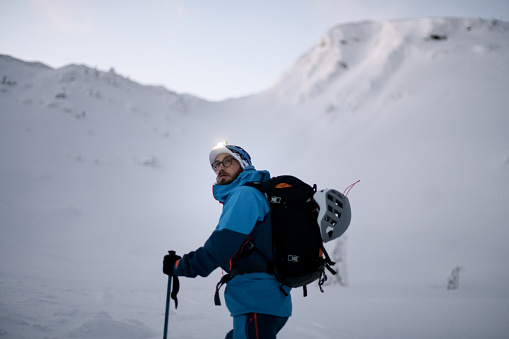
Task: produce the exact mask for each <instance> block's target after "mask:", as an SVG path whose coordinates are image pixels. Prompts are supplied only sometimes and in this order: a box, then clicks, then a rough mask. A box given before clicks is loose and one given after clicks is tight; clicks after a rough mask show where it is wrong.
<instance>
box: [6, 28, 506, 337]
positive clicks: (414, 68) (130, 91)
mask: <svg viewBox="0 0 509 339" xmlns="http://www.w3.org/2000/svg"><path fill="white" fill-rule="evenodd" d="M508 38H509V23H507V22H502V21H497V20H482V19H454V18H424V19H415V20H400V21H387V22H362V23H355V24H348V25H340V26H337V27H334V28H332V29H331V30H330V31H329V32H327V33H326V34H325V35H324V36H323V37H322V39H321V40H320V41H319V42H318V43H317V44H316V46H314V47H313V48H311V49H310V50H309V51H307V52H306V53H304V54H303V55H302V56H301V57H300V58H299V59H298V60H297V61H296V63H295V64H294V65H293V66H292V67H290V68H289V69H288V70H287V71H285V72H283V73H282V75H281V76H280V77H279V78H278V79H277V81H276V82H275V83H274V84H273V86H271V87H270V88H268V89H267V90H266V91H264V92H262V93H259V94H255V95H252V96H249V97H245V98H237V99H231V100H226V101H222V102H207V101H205V100H202V99H200V98H196V97H192V96H189V95H183V94H178V93H175V92H172V91H169V90H167V89H165V88H162V87H152V86H142V85H139V84H137V83H135V82H133V81H130V80H129V79H126V78H125V77H123V76H121V75H119V74H116V73H115V71H114V70H113V69H112V70H110V71H108V72H104V71H100V70H96V69H92V68H90V67H87V66H84V65H70V66H67V67H63V68H60V69H52V68H49V67H47V66H45V65H43V64H41V63H28V62H24V61H20V60H17V59H15V58H13V57H10V56H5V55H3V56H0V254H1V258H2V259H1V260H0V337H2V338H4V337H5V338H20V337H21V338H36V337H41V338H42V337H47V338H53V337H58V338H66V337H72V338H116V337H118V338H151V337H154V338H156V337H160V333H161V332H162V326H163V316H164V302H165V293H166V278H165V276H163V275H162V273H161V260H162V257H163V255H164V254H165V251H167V250H169V249H174V250H176V251H177V252H178V253H186V252H188V251H191V250H194V249H195V248H196V247H198V246H200V245H201V244H203V242H204V241H205V240H206V238H207V237H208V235H209V234H210V232H211V231H212V229H213V228H214V227H215V222H216V220H217V217H218V216H219V214H220V209H221V207H220V205H219V204H217V202H215V201H214V200H213V199H212V196H211V194H210V187H211V185H212V183H213V181H214V174H213V172H212V170H211V169H210V167H209V164H208V160H207V159H208V152H209V150H210V148H211V147H212V146H213V145H214V144H215V142H216V141H217V140H219V139H226V140H228V141H229V142H230V143H233V144H238V145H241V146H242V147H244V148H245V149H247V150H248V151H249V153H250V154H251V156H252V158H253V163H254V165H255V166H256V167H257V168H258V169H268V170H270V171H271V173H272V175H280V174H294V175H297V176H299V177H301V178H302V179H303V180H305V181H307V182H309V183H316V184H317V185H318V187H319V188H325V187H331V188H336V189H339V190H343V189H344V188H346V187H347V186H348V185H350V184H351V183H353V182H355V181H357V180H359V179H360V180H361V182H360V183H359V184H358V185H357V186H355V188H354V189H353V190H352V191H351V193H350V195H349V197H350V199H351V203H352V208H353V219H352V225H351V227H350V229H349V230H348V232H347V233H346V237H347V244H348V247H347V263H348V273H349V282H350V285H349V287H347V288H340V287H335V286H328V288H327V289H326V292H325V294H323V295H322V294H320V293H319V292H318V290H314V289H312V290H311V291H310V296H309V297H307V298H305V299H303V298H302V297H301V295H300V291H298V290H296V291H294V292H293V298H294V317H293V319H292V320H290V322H289V323H288V325H287V326H286V327H285V329H284V330H283V332H282V333H281V335H280V337H282V338H310V337H313V338H336V337H338V336H341V337H347V338H366V337H368V338H371V337H375V336H376V337H380V336H382V337H396V338H399V337H414V338H428V337H444V338H445V337H448V338H450V337H472V338H474V337H486V336H487V337H495V338H496V337H500V338H501V337H503V336H504V335H505V334H506V333H507V330H508V328H507V325H506V321H505V318H506V316H507V314H508V311H509V288H508V287H507V286H509V263H508V261H507V259H506V258H508V257H509V248H508V247H507V246H506V239H507V238H508V237H509V228H508V227H507V223H508V220H509V212H508V209H507V207H506V205H507V204H508V202H509V189H508V188H509V148H508V145H509V133H508V131H509V98H508V96H507V94H506V92H507V88H509V39H508ZM218 81H220V79H218ZM246 81H249V79H246ZM332 246H333V244H332ZM458 265H459V266H461V267H463V271H461V273H460V275H461V282H460V289H459V290H457V291H446V290H445V287H446V278H447V276H448V274H449V273H450V271H451V270H452V269H453V268H454V267H456V266H458ZM220 276H221V272H219V271H217V272H214V273H213V274H212V275H211V276H210V277H208V278H206V279H182V281H181V285H182V290H181V294H180V299H181V301H180V306H179V310H177V311H173V310H172V312H173V313H172V314H171V321H170V334H172V335H173V336H174V337H178V338H206V337H222V336H223V335H224V333H226V332H227V330H228V329H229V327H230V326H231V325H230V319H229V317H228V314H227V311H226V309H225V308H224V307H223V308H217V307H215V306H214V305H213V304H212V294H213V289H214V286H215V283H216V282H217V280H219V278H220ZM197 322H199V324H197ZM366 323H370V324H371V325H370V326H366Z"/></svg>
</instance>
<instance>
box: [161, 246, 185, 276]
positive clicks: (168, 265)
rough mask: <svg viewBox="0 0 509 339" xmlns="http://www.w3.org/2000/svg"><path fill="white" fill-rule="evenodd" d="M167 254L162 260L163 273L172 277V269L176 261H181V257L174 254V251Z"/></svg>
mask: <svg viewBox="0 0 509 339" xmlns="http://www.w3.org/2000/svg"><path fill="white" fill-rule="evenodd" d="M168 253H169V254H167V255H165V256H164V260H163V273H164V274H167V275H170V276H173V267H175V263H176V262H177V260H180V259H182V257H181V256H179V255H177V254H175V251H168Z"/></svg>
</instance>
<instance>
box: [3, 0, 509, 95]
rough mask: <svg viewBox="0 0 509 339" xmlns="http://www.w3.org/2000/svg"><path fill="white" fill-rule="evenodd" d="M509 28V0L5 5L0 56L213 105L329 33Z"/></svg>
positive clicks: (88, 0) (68, 0)
mask: <svg viewBox="0 0 509 339" xmlns="http://www.w3.org/2000/svg"><path fill="white" fill-rule="evenodd" d="M429 16H455V17H482V18H487V19H502V20H506V21H507V20H509V1H508V0H427V1H423V0H364V1H359V0H273V1H266V0H258V1H247V0H244V1H243V0H108V1H103V0H0V22H1V23H2V29H1V30H0V54H8V55H11V56H13V57H16V58H19V59H22V60H26V61H41V62H43V63H45V64H47V65H49V66H51V67H55V68H58V67H62V66H65V65H68V64H71V63H75V64H85V65H87V66H90V67H97V68H98V69H100V70H104V71H108V70H109V69H110V68H111V67H113V68H114V69H115V70H116V72H117V73H119V74H121V75H124V76H128V77H130V78H131V79H132V80H135V81H137V82H140V83H142V84H153V85H163V86H165V87H166V88H168V89H170V90H174V91H176V92H179V93H190V94H193V95H196V96H199V97H201V98H204V99H208V100H222V99H226V98H229V97H239V96H244V95H249V94H255V93H257V92H259V91H262V90H264V89H267V88H268V87H270V85H271V84H272V82H273V81H274V80H275V79H276V78H277V77H278V76H279V75H280V74H281V73H282V72H283V71H285V70H286V69H288V68H289V67H291V66H292V64H293V63H294V62H295V61H296V59H297V58H298V57H299V56H300V55H302V54H303V53H304V52H306V51H307V50H308V49H309V48H310V47H312V46H313V45H314V44H315V43H317V42H318V41H319V39H320V37H321V36H322V35H323V34H325V33H326V32H327V31H328V30H329V29H330V28H331V27H333V26H335V25H338V24H344V23H349V22H358V21H364V20H387V19H405V18H418V17H429Z"/></svg>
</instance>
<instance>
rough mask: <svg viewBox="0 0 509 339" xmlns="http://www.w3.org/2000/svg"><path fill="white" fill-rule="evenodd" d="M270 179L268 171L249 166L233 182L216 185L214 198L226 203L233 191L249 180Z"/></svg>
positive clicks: (262, 180) (260, 180)
mask: <svg viewBox="0 0 509 339" xmlns="http://www.w3.org/2000/svg"><path fill="white" fill-rule="evenodd" d="M269 179H270V173H269V172H268V171H257V170H255V168H254V167H253V166H248V167H246V169H245V170H244V172H242V173H240V174H239V176H238V177H237V179H235V180H234V181H233V182H232V183H230V184H228V185H214V186H213V187H212V193H213V194H214V199H216V200H217V201H219V202H221V203H224V202H225V201H226V199H227V198H228V196H229V195H230V193H231V192H233V191H234V190H235V189H237V188H239V187H241V186H244V185H245V184H247V183H248V182H265V181H267V180H269Z"/></svg>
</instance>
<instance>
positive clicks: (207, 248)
mask: <svg viewBox="0 0 509 339" xmlns="http://www.w3.org/2000/svg"><path fill="white" fill-rule="evenodd" d="M209 160H210V164H211V166H212V169H213V170H214V172H215V174H216V184H215V185H214V187H213V194H214V198H215V199H216V200H218V201H219V202H220V203H222V204H223V211H222V214H221V217H220V218H219V222H218V225H217V227H216V229H215V230H214V232H212V234H211V236H210V237H209V238H208V240H207V241H206V242H205V244H204V245H203V247H200V248H198V249H197V250H196V251H193V252H190V253H188V254H186V255H183V256H182V258H181V259H180V257H178V256H171V255H167V256H166V257H165V259H164V266H163V271H164V273H165V274H169V275H173V276H185V277H190V278H194V277H196V276H198V275H199V276H203V277H206V276H208V275H209V274H210V273H211V272H212V271H214V270H215V269H216V268H218V267H221V268H222V269H223V270H224V271H226V272H231V270H238V271H240V272H242V271H243V270H244V272H246V271H251V272H253V271H254V273H244V274H238V275H235V276H234V277H233V279H231V280H230V281H228V283H227V286H226V289H225V293H224V296H225V301H226V306H227V307H228V310H229V311H230V314H231V316H232V317H233V330H232V331H230V332H229V333H228V334H227V335H226V338H235V339H237V338H238V339H240V338H249V339H250V338H263V339H267V338H276V334H277V333H278V332H279V331H280V330H281V328H282V327H283V326H284V325H285V324H286V322H287V320H288V318H289V317H290V316H291V313H292V301H291V296H290V293H289V292H290V288H288V287H286V286H281V283H280V282H278V281H277V280H276V278H275V277H274V276H273V275H271V274H269V273H265V272H267V271H270V269H260V267H265V268H267V267H270V264H269V261H270V260H272V225H271V222H270V209H269V205H268V203H267V201H266V200H265V197H264V196H263V195H262V194H261V193H260V192H259V191H258V190H257V189H255V188H253V187H250V186H246V184H247V183H249V182H264V181H266V180H268V179H269V178H270V174H269V172H267V171H257V170H255V168H254V167H253V165H252V164H251V157H250V156H249V154H248V153H247V152H246V151H245V150H244V149H242V148H241V147H239V146H234V145H226V144H222V145H218V146H216V147H214V148H213V149H212V150H211V152H210V155H209ZM247 244H249V246H246V245H247ZM251 244H253V245H254V248H255V250H252V251H247V250H245V248H246V247H249V248H252V246H250V245H251ZM246 251H247V252H246ZM281 288H282V289H284V290H285V293H283V291H282V290H281Z"/></svg>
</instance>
